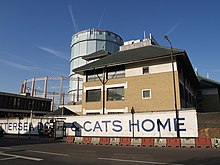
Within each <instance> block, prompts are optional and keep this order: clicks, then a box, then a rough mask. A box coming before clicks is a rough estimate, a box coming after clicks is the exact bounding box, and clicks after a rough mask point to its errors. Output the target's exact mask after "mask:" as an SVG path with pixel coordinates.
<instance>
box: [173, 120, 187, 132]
mask: <svg viewBox="0 0 220 165" xmlns="http://www.w3.org/2000/svg"><path fill="white" fill-rule="evenodd" d="M180 120H185V118H184V117H183V118H179V131H186V128H182V129H180V126H181V125H184V123H180ZM174 128H175V131H177V119H176V118H174Z"/></svg>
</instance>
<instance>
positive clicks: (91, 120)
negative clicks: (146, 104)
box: [65, 110, 198, 137]
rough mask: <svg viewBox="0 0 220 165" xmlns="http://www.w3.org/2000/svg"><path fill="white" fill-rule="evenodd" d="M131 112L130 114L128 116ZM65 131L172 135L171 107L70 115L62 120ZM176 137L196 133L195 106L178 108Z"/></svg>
mask: <svg viewBox="0 0 220 165" xmlns="http://www.w3.org/2000/svg"><path fill="white" fill-rule="evenodd" d="M132 115H134V116H132ZM65 123H66V129H67V135H73V136H95V137H176V136H177V124H176V123H177V122H176V113H175V111H166V112H152V113H135V114H120V115H119V114H117V115H96V116H74V117H67V118H66V120H65ZM179 131H180V137H198V125H197V116H196V111H195V110H190V111H189V110H186V111H180V112H179Z"/></svg>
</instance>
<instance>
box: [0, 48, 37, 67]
mask: <svg viewBox="0 0 220 165" xmlns="http://www.w3.org/2000/svg"><path fill="white" fill-rule="evenodd" d="M0 53H2V54H5V55H6V56H7V57H9V59H10V58H11V59H14V60H16V61H22V62H25V63H28V64H33V61H30V60H27V59H26V58H23V57H22V56H19V55H15V54H13V53H10V52H7V51H4V50H0Z"/></svg>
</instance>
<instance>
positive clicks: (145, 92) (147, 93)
mask: <svg viewBox="0 0 220 165" xmlns="http://www.w3.org/2000/svg"><path fill="white" fill-rule="evenodd" d="M150 98H151V90H150V89H143V90H142V99H150Z"/></svg>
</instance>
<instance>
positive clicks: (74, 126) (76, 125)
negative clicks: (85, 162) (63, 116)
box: [65, 122, 83, 137]
mask: <svg viewBox="0 0 220 165" xmlns="http://www.w3.org/2000/svg"><path fill="white" fill-rule="evenodd" d="M65 128H66V129H71V131H73V132H75V136H76V137H81V136H82V128H83V127H82V126H81V125H80V124H79V123H77V122H72V123H65Z"/></svg>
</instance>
